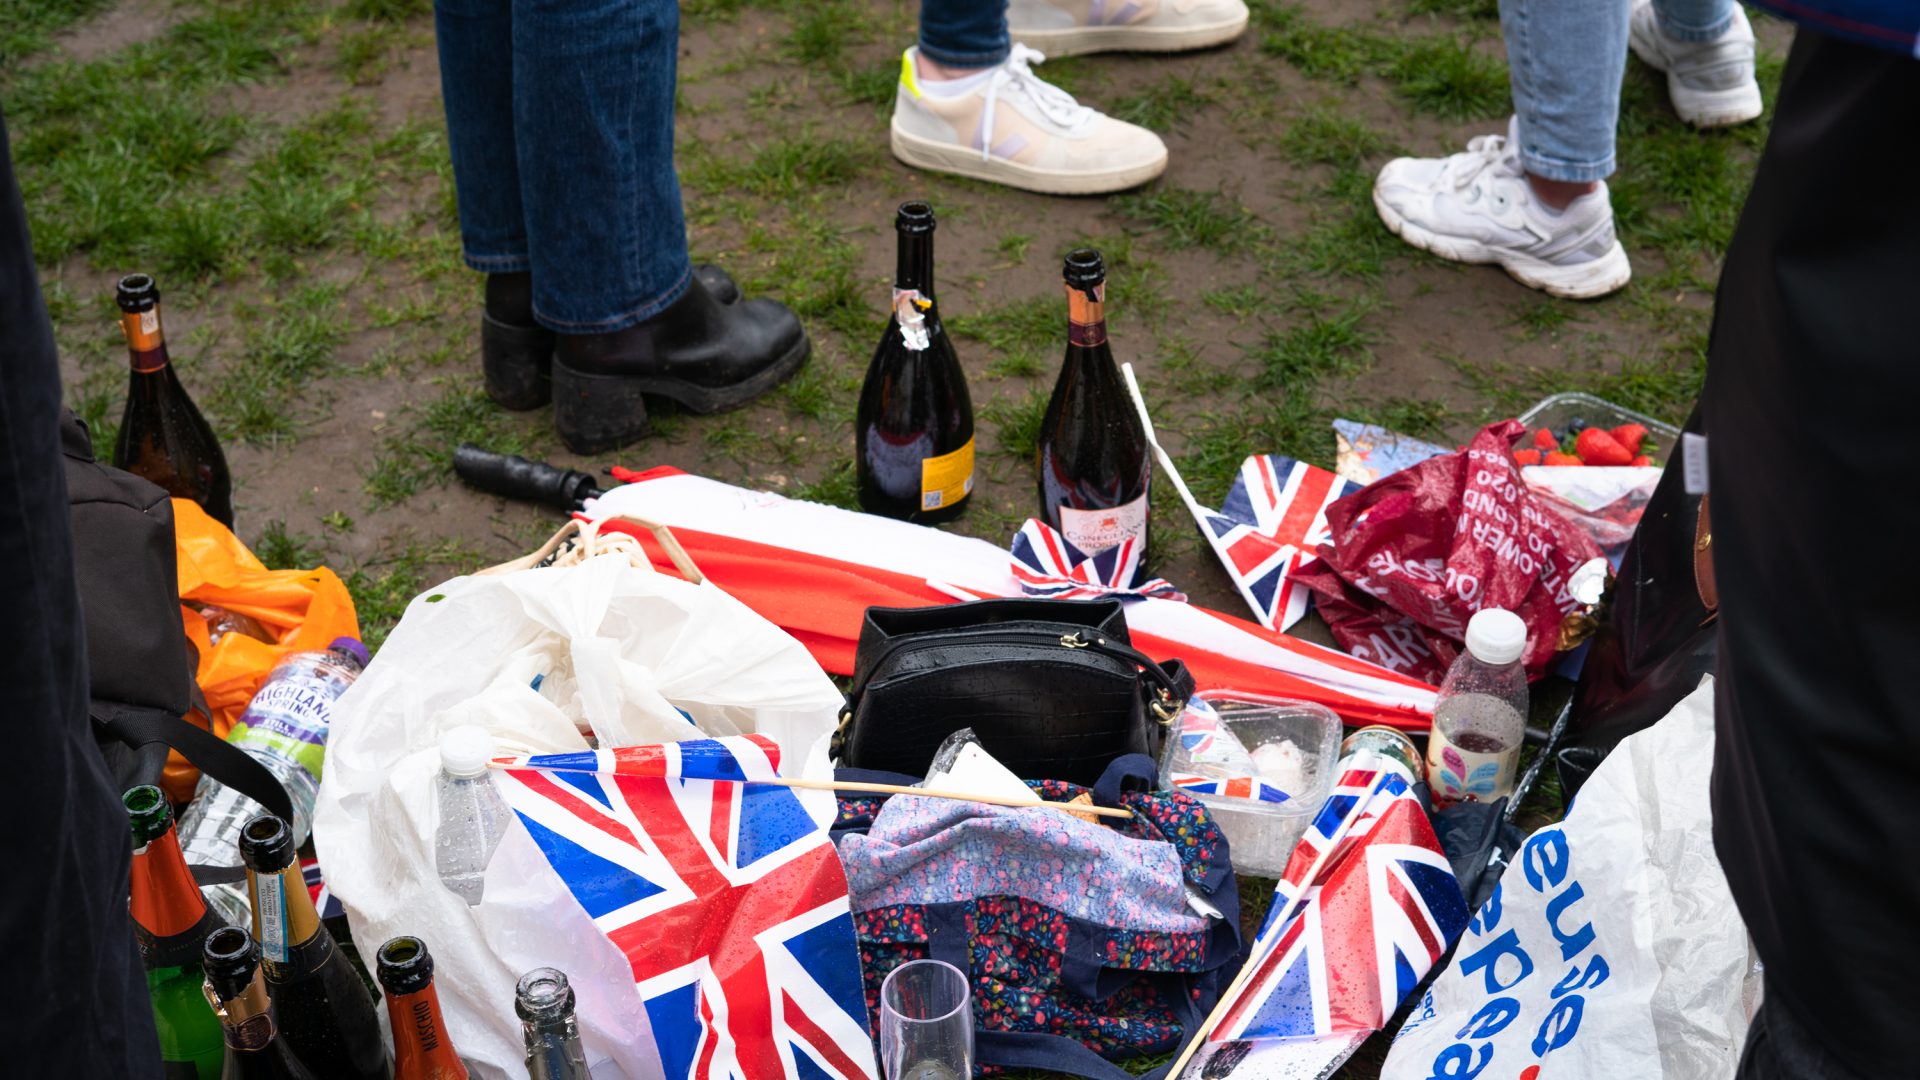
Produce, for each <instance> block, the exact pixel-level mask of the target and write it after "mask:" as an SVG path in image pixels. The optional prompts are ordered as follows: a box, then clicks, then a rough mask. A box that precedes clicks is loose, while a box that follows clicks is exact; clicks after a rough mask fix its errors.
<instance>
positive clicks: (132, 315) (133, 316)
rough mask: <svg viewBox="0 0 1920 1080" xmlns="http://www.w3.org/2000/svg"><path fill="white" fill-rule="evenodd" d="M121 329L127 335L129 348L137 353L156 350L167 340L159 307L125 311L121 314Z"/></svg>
mask: <svg viewBox="0 0 1920 1080" xmlns="http://www.w3.org/2000/svg"><path fill="white" fill-rule="evenodd" d="M120 331H121V332H122V333H124V334H125V335H126V336H127V348H128V349H131V350H132V351H134V352H136V353H150V352H154V351H156V350H158V349H159V348H160V346H161V344H162V342H163V341H164V340H165V338H164V337H163V336H162V334H161V332H160V309H159V308H158V307H150V308H148V309H147V310H145V311H128V312H123V313H122V314H121V316H120ZM142 370H149V369H144V368H143V369H142Z"/></svg>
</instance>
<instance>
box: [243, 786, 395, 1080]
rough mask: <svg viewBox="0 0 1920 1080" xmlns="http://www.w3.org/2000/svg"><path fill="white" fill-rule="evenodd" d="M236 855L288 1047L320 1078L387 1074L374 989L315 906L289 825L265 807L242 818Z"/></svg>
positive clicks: (369, 1079) (367, 1079)
mask: <svg viewBox="0 0 1920 1080" xmlns="http://www.w3.org/2000/svg"><path fill="white" fill-rule="evenodd" d="M240 860H241V861H242V862H244V863H246V865H247V899H248V900H249V901H251V902H252V907H253V937H254V940H256V941H258V942H259V943H260V953H261V957H262V963H263V965H264V966H265V967H266V970H267V985H268V986H269V987H271V988H272V990H273V1002H274V1006H275V1008H277V1009H278V1010H279V1016H280V1028H281V1030H282V1031H283V1032H285V1034H286V1040H287V1042H288V1043H289V1044H290V1045H291V1046H292V1047H293V1050H294V1053H296V1054H298V1055H300V1060H301V1061H303V1062H305V1063H306V1064H307V1067H308V1068H310V1069H312V1070H313V1071H314V1072H315V1073H317V1074H319V1075H321V1076H323V1077H326V1078H327V1080H335V1078H338V1080H387V1078H388V1077H389V1076H390V1075H391V1069H390V1067H389V1065H388V1062H387V1046H386V1041H385V1040H384V1039H382V1038H381V1036H380V1022H379V1021H378V1020H376V1019H375V1018H374V1015H373V995H372V994H370V993H368V992H367V984H366V983H364V982H362V981H360V974H359V972H357V971H355V970H354V969H353V965H352V964H351V963H350V962H349V961H348V960H347V958H346V956H345V955H343V954H342V953H341V952H340V949H339V946H337V945H335V944H334V940H333V934H332V933H331V932H330V931H328V930H327V928H326V926H325V925H324V924H323V923H321V921H320V913H319V912H318V911H316V910H314V906H313V897H312V896H311V895H309V894H308V892H307V882H306V879H305V877H303V876H302V875H301V873H300V863H299V861H298V860H297V859H295V858H294V848H293V830H292V829H291V828H289V827H288V826H287V823H286V822H284V821H282V820H280V819H279V818H277V817H274V816H273V815H272V814H259V815H256V816H254V817H252V818H249V819H248V820H247V823H246V824H245V825H243V826H241V828H240Z"/></svg>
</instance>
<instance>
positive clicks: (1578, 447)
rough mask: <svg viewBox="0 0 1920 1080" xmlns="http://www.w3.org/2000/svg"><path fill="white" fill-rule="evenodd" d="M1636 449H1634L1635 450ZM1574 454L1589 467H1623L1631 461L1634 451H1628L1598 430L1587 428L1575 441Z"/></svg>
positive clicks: (1610, 436) (1611, 437)
mask: <svg viewBox="0 0 1920 1080" xmlns="http://www.w3.org/2000/svg"><path fill="white" fill-rule="evenodd" d="M1637 449H1638V447H1635V450H1637ZM1573 450H1574V453H1576V454H1578V455H1579V456H1580V460H1581V461H1584V462H1586V463H1587V464H1589V465H1625V464H1626V463H1627V462H1629V461H1632V460H1633V455H1634V450H1629V449H1627V448H1626V447H1624V446H1621V445H1620V444H1619V443H1617V442H1615V441H1613V436H1612V435H1609V434H1607V433H1606V432H1605V431H1603V430H1601V429H1599V428H1588V429H1586V430H1585V431H1582V432H1581V433H1580V438H1579V439H1578V440H1577V441H1575V443H1574V447H1573Z"/></svg>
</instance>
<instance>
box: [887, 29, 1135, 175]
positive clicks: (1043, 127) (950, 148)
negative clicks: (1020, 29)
mask: <svg viewBox="0 0 1920 1080" xmlns="http://www.w3.org/2000/svg"><path fill="white" fill-rule="evenodd" d="M918 54H919V50H918V49H908V50H907V51H906V53H905V54H903V55H902V56H901V57H900V86H899V89H898V90H897V91H895V93H894V98H893V156H894V157H897V158H899V159H900V160H901V161H904V162H906V163H907V164H909V165H912V166H914V167H916V168H921V169H931V170H933V171H934V172H946V173H958V174H959V175H961V176H972V177H975V178H978V179H981V180H991V181H993V182H994V183H997V184H1006V185H1007V186H1009V187H1017V188H1025V189H1026V190H1028V191H1042V192H1047V193H1049V194H1054V195H1095V194H1101V193H1104V192H1109V191H1119V190H1121V189H1123V188H1130V187H1134V186H1137V185H1139V184H1144V183H1146V182H1147V181H1149V180H1151V179H1153V178H1154V177H1156V176H1159V175H1160V174H1161V173H1162V172H1165V171H1166V168H1167V147H1166V144H1165V143H1163V142H1161V141H1160V136H1158V135H1155V134H1154V133H1153V132H1151V131H1148V130H1147V129H1146V128H1143V127H1136V126H1135V125H1133V124H1129V123H1125V122H1124V121H1120V120H1115V119H1113V118H1112V117H1109V116H1104V115H1102V114H1100V113H1098V112H1095V111H1094V110H1092V109H1089V108H1087V107H1086V106H1085V105H1082V104H1080V103H1079V102H1077V101H1075V100H1073V95H1071V94H1069V93H1067V92H1066V91H1065V90H1062V89H1060V88H1059V87H1057V86H1052V85H1049V84H1047V83H1045V82H1042V81H1041V80H1040V77H1039V76H1037V75H1035V74H1034V73H1033V68H1032V67H1031V66H1030V65H1032V64H1037V63H1040V62H1041V61H1042V60H1045V59H1046V57H1045V56H1043V55H1041V54H1040V53H1037V52H1035V51H1034V50H1032V49H1029V48H1027V47H1026V46H1024V45H1021V44H1018V43H1016V44H1015V45H1014V46H1013V52H1012V53H1011V54H1009V55H1008V57H1007V59H1006V60H1005V61H1004V62H1002V63H1001V64H1000V66H999V67H995V68H988V69H987V70H985V71H984V72H982V73H981V74H979V75H977V76H974V77H972V78H969V79H963V80H959V81H958V82H957V83H956V84H954V85H949V86H943V85H942V84H940V83H934V82H923V81H921V79H920V78H919V76H918V73H917V68H916V65H915V61H916V60H917V59H918Z"/></svg>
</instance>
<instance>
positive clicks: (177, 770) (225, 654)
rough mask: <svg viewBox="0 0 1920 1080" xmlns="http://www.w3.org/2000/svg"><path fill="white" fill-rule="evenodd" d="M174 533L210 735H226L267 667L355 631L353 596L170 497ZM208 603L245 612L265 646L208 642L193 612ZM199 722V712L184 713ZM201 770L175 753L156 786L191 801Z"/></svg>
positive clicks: (239, 640)
mask: <svg viewBox="0 0 1920 1080" xmlns="http://www.w3.org/2000/svg"><path fill="white" fill-rule="evenodd" d="M173 537H174V547H175V549H176V553H177V556H178V564H179V569H178V573H179V578H180V622H181V625H182V626H183V627H184V628H185V629H186V632H187V637H188V639H189V640H191V641H192V642H193V647H194V648H195V649H196V650H198V652H199V655H200V667H199V670H198V671H197V672H196V673H195V677H196V679H197V680H198V682H199V683H200V692H201V693H202V694H204V695H206V698H207V709H208V711H209V712H210V713H211V714H212V721H213V733H214V734H216V735H218V736H220V737H221V738H226V735H227V732H228V731H229V730H231V729H232V728H233V723H234V721H235V720H237V719H239V717H240V713H241V712H242V711H244V710H245V709H246V707H247V702H249V701H251V700H253V695H254V692H255V691H257V690H259V689H260V684H261V683H262V682H263V681H265V679H266V677H267V674H268V672H271V671H272V670H273V667H274V665H275V664H278V663H279V662H280V658H281V657H283V656H285V655H287V654H288V653H291V652H302V651H306V650H312V649H324V648H326V647H327V644H328V643H329V642H331V641H332V640H333V639H334V638H337V637H353V638H357V637H359V636H360V620H359V618H358V617H357V616H356V615H355V614H354V610H353V597H352V596H350V595H348V593H347V586H346V584H345V583H344V582H342V581H341V580H340V577H339V575H337V574H335V573H334V572H333V571H331V570H329V569H327V568H326V567H324V566H321V567H316V568H314V569H312V570H269V569H267V568H266V566H265V565H264V564H262V563H261V562H260V560H259V559H256V558H254V555H253V552H251V551H248V550H247V546H246V545H245V544H242V543H241V542H240V539H239V537H236V536H234V535H233V533H232V532H231V531H230V530H229V529H228V528H227V527H226V526H224V525H222V524H220V523H219V522H217V521H215V520H213V519H212V518H211V517H208V516H207V513H206V511H204V510H202V509H200V507H199V504H197V503H193V502H190V501H188V500H186V499H175V500H173ZM209 604H211V605H214V606H217V607H222V608H225V609H226V610H228V611H232V612H235V613H237V614H241V615H245V616H247V617H249V618H251V619H253V620H255V621H256V622H258V623H259V624H260V625H261V626H263V627H265V628H266V629H267V630H268V632H270V633H271V634H272V635H273V636H274V638H275V640H274V642H273V643H271V644H269V643H267V642H264V641H259V640H256V639H254V638H251V637H248V636H247V635H245V634H240V633H230V634H225V635H223V636H222V637H221V638H220V642H219V644H217V645H216V644H214V643H213V641H212V635H211V634H209V633H208V631H207V620H206V618H205V617H204V616H202V615H201V614H200V612H199V608H200V607H201V606H203V605H209ZM187 719H188V721H190V722H194V723H197V722H199V717H198V716H196V715H189V716H188V717H187ZM199 780H200V771H199V770H198V769H195V768H194V767H193V766H192V765H190V764H188V763H187V760H186V759H185V758H183V757H181V756H180V754H179V753H178V752H177V751H176V752H174V753H173V754H171V755H169V756H168V758H167V769H166V773H165V775H164V779H163V781H162V786H164V787H165V788H166V790H167V794H168V795H170V796H172V797H173V798H174V799H175V800H176V801H184V800H186V799H188V798H191V797H192V795H193V788H194V785H195V784H196V783H198V782H199Z"/></svg>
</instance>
